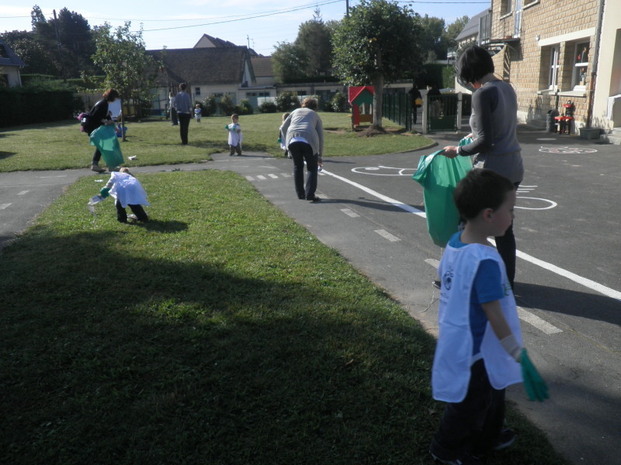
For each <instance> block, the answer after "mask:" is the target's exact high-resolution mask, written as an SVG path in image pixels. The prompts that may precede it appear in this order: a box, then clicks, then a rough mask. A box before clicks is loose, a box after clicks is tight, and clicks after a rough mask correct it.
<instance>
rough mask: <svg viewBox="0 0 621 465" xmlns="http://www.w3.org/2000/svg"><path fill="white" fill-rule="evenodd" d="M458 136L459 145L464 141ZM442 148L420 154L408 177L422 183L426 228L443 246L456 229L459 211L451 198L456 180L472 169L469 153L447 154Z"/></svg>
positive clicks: (436, 242) (434, 239)
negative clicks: (426, 153)
mask: <svg viewBox="0 0 621 465" xmlns="http://www.w3.org/2000/svg"><path fill="white" fill-rule="evenodd" d="M464 143H465V140H463V139H462V142H460V145H464ZM442 152H443V150H438V151H437V152H434V153H431V154H429V155H423V156H422V157H421V158H420V161H419V163H418V168H417V169H416V172H415V173H414V174H413V175H412V179H414V180H415V181H416V182H418V183H419V184H421V185H422V186H423V193H424V199H425V214H426V216H427V229H428V231H429V236H431V239H432V240H433V243H434V244H436V245H437V246H439V247H445V246H446V243H447V242H448V240H449V239H450V238H451V236H452V235H453V234H455V233H456V232H457V228H458V226H459V213H458V212H457V207H456V206H455V202H454V200H453V191H454V190H455V187H456V186H457V183H458V182H459V181H460V180H461V179H462V178H463V177H464V176H466V174H467V173H468V171H470V170H471V169H472V161H471V160H470V157H463V156H458V157H455V158H447V157H444V156H442V155H440V154H441V153H442Z"/></svg>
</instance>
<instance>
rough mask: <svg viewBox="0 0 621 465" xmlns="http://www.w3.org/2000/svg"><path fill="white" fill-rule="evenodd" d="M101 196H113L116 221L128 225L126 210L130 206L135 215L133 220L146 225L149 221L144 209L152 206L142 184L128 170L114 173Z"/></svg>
mask: <svg viewBox="0 0 621 465" xmlns="http://www.w3.org/2000/svg"><path fill="white" fill-rule="evenodd" d="M99 195H101V197H103V198H104V199H105V198H106V197H108V196H109V195H111V196H112V197H114V199H115V202H114V205H115V206H116V219H117V220H119V221H120V222H121V223H127V218H128V217H127V212H126V211H125V208H127V206H129V208H130V209H131V211H132V213H133V215H130V218H131V219H133V220H138V221H142V222H143V223H146V222H147V221H149V217H148V216H147V213H146V212H145V211H144V208H142V206H143V205H146V206H148V205H150V203H149V201H148V200H147V193H146V192H145V190H144V188H143V187H142V184H140V181H138V180H137V179H136V178H135V177H134V176H132V175H131V174H130V172H129V170H128V169H127V168H121V169H120V171H119V172H113V173H112V175H111V176H110V180H109V181H108V183H107V184H106V185H105V187H103V188H102V189H101V190H100V191H99Z"/></svg>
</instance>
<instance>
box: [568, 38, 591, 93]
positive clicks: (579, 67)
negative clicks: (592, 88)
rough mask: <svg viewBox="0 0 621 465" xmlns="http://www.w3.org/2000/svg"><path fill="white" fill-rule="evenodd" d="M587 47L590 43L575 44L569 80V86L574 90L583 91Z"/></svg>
mask: <svg viewBox="0 0 621 465" xmlns="http://www.w3.org/2000/svg"><path fill="white" fill-rule="evenodd" d="M589 47H590V43H589V42H588V41H586V42H578V43H576V51H575V53H574V63H573V65H574V69H573V73H572V78H571V85H572V88H573V89H574V90H585V89H586V80H587V69H588V68H589Z"/></svg>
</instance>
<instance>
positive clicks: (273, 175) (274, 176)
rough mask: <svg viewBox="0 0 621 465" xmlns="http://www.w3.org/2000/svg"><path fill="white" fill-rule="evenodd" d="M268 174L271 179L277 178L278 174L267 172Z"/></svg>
mask: <svg viewBox="0 0 621 465" xmlns="http://www.w3.org/2000/svg"><path fill="white" fill-rule="evenodd" d="M268 176H269V177H270V178H272V179H278V176H276V175H275V174H268Z"/></svg>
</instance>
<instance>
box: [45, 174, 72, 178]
mask: <svg viewBox="0 0 621 465" xmlns="http://www.w3.org/2000/svg"><path fill="white" fill-rule="evenodd" d="M66 177H67V175H66V174H59V175H56V176H39V179H50V178H66Z"/></svg>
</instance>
